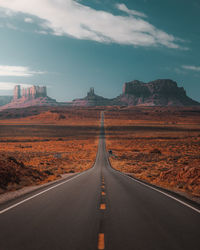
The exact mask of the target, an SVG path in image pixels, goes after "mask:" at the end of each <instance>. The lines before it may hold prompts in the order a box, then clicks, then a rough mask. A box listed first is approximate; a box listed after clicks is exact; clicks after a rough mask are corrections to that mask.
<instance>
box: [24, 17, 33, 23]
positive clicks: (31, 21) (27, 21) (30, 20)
mask: <svg viewBox="0 0 200 250" xmlns="http://www.w3.org/2000/svg"><path fill="white" fill-rule="evenodd" d="M24 22H25V23H33V19H32V18H30V17H26V18H24Z"/></svg>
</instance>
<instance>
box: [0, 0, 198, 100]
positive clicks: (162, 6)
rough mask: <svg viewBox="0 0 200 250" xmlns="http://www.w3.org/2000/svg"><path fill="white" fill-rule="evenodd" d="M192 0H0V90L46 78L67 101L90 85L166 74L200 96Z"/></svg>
mask: <svg viewBox="0 0 200 250" xmlns="http://www.w3.org/2000/svg"><path fill="white" fill-rule="evenodd" d="M199 13H200V2H199V0H191V1H188V0H163V1H160V0H126V1H125V0H121V1H120V0H119V1H116V0H93V1H91V0H79V1H75V0H29V1H27V0H1V1H0V48H1V54H0V55H1V56H0V95H5V94H12V89H13V86H14V85H15V84H23V85H24V86H29V85H32V84H36V85H46V86H47V87H48V94H49V96H51V97H53V98H56V99H57V100H58V101H70V100H72V99H74V98H77V97H83V96H85V95H86V93H87V91H88V89H89V88H90V87H94V88H95V91H96V93H97V94H99V95H103V96H105V97H115V96H117V95H119V94H120V93H121V92H122V85H123V83H124V82H126V81H131V80H134V79H138V80H141V81H145V82H148V81H152V80H155V79H159V78H170V79H173V80H175V81H177V82H178V86H180V87H184V88H185V89H186V91H187V94H188V95H189V96H190V97H192V98H193V99H196V100H198V101H200V94H199V93H200V61H199V59H200V46H199V44H200V28H199V27H200V15H199Z"/></svg>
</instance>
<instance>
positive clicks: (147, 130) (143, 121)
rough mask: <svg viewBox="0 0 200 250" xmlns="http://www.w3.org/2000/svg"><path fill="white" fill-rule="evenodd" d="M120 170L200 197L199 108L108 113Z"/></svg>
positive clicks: (114, 158)
mask: <svg viewBox="0 0 200 250" xmlns="http://www.w3.org/2000/svg"><path fill="white" fill-rule="evenodd" d="M105 118H106V120H105V123H106V133H107V148H108V149H112V151H113V156H111V157H110V161H111V163H112V166H113V167H114V168H116V169H117V170H120V171H123V172H126V173H130V174H131V175H133V176H135V177H137V178H139V179H142V180H145V181H147V182H150V183H152V184H155V185H159V186H162V187H164V188H167V189H171V190H174V191H177V192H181V193H184V194H186V195H189V196H194V197H200V154H199V152H200V108H199V109H198V108H195V109H193V108H156V107H155V108H128V109H127V108H122V109H113V110H111V109H110V110H109V111H107V112H106V113H105Z"/></svg>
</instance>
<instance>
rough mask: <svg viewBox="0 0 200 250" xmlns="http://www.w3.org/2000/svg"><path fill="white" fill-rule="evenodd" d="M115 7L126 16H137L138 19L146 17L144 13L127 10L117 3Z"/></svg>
mask: <svg viewBox="0 0 200 250" xmlns="http://www.w3.org/2000/svg"><path fill="white" fill-rule="evenodd" d="M116 7H117V8H118V9H119V10H121V11H124V12H126V13H127V14H129V15H133V16H139V17H147V16H146V15H145V14H144V13H142V12H139V11H136V10H129V9H128V8H127V6H126V5H125V4H123V3H118V4H116Z"/></svg>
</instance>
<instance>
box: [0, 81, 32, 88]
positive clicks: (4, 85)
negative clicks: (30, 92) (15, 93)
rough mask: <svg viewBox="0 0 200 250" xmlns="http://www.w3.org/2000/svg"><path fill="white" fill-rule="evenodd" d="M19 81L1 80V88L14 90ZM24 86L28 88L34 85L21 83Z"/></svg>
mask: <svg viewBox="0 0 200 250" xmlns="http://www.w3.org/2000/svg"><path fill="white" fill-rule="evenodd" d="M18 84H19V83H16V82H0V90H13V89H14V87H15V85H18ZM20 85H21V86H22V87H24V88H27V87H30V86H32V85H31V84H24V83H23V84H20Z"/></svg>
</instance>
